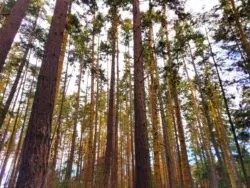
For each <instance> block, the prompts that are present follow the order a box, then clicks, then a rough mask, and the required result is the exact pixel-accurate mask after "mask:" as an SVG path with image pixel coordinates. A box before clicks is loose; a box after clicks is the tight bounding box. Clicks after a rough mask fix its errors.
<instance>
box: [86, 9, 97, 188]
mask: <svg viewBox="0 0 250 188" xmlns="http://www.w3.org/2000/svg"><path fill="white" fill-rule="evenodd" d="M93 20H95V13H94V17H93ZM95 71H96V70H95V34H94V33H93V34H92V52H91V83H90V85H91V86H90V87H91V89H90V90H91V91H90V92H91V94H90V120H89V121H90V123H89V140H88V154H87V166H86V173H85V177H86V182H85V183H86V188H92V187H93V171H92V165H93V164H92V163H93V135H94V118H95V117H94V116H95V97H94V95H95V93H94V92H95V91H94V90H95Z"/></svg>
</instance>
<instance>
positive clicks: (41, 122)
mask: <svg viewBox="0 0 250 188" xmlns="http://www.w3.org/2000/svg"><path fill="white" fill-rule="evenodd" d="M69 2H70V0H57V1H56V6H55V12H54V16H53V18H52V23H51V28H50V31H49V36H48V42H47V44H46V47H45V53H44V59H43V62H42V65H41V70H40V73H39V77H38V83H37V90H36V94H35V97H34V103H33V106H32V112H31V116H30V120H29V124H28V129H27V133H26V137H25V140H24V145H23V148H24V151H23V154H22V161H21V166H20V172H19V176H18V180H17V188H23V187H42V186H44V183H46V175H47V173H48V159H49V153H50V152H49V148H50V142H51V140H50V134H51V122H52V114H53V108H54V102H55V94H56V80H57V68H58V61H59V56H60V51H61V45H62V41H63V31H64V28H65V24H66V15H67V10H68V6H69Z"/></svg>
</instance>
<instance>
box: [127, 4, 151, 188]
mask: <svg viewBox="0 0 250 188" xmlns="http://www.w3.org/2000/svg"><path fill="white" fill-rule="evenodd" d="M132 2H133V23H134V24H133V31H134V75H135V76H134V104H135V105H134V109H135V135H134V136H135V140H134V142H135V166H136V175H135V176H136V187H143V188H149V187H152V184H151V169H150V157H149V143H148V133H147V122H146V106H145V90H144V89H145V87H144V66H143V58H142V53H143V51H142V50H143V49H142V36H141V13H140V4H139V0H133V1H132Z"/></svg>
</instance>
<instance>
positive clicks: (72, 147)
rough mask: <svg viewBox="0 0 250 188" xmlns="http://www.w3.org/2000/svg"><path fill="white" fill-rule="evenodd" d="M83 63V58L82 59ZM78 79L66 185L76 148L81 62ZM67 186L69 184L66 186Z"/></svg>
mask: <svg viewBox="0 0 250 188" xmlns="http://www.w3.org/2000/svg"><path fill="white" fill-rule="evenodd" d="M82 61H84V58H83V59H82ZM79 71H80V72H79V77H78V79H79V80H78V90H77V94H76V107H75V114H74V127H73V134H72V138H71V149H70V155H69V159H68V163H67V169H66V175H65V181H66V184H68V181H70V178H71V173H72V167H73V163H74V155H75V147H76V137H77V122H78V113H79V105H80V94H81V83H82V73H83V62H81V63H80V70H79ZM68 185H69V184H68Z"/></svg>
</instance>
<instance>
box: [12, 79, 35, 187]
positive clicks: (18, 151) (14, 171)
mask: <svg viewBox="0 0 250 188" xmlns="http://www.w3.org/2000/svg"><path fill="white" fill-rule="evenodd" d="M34 83H35V82H34V77H33V80H32V82H31V86H30V90H29V94H28V96H27V98H28V101H27V105H26V109H25V114H24V117H23V123H22V128H21V132H20V135H19V141H18V144H17V149H16V151H15V155H14V161H13V164H14V165H13V169H12V172H11V176H10V181H9V184H8V187H9V188H14V187H15V182H16V177H17V172H18V170H19V166H20V159H21V157H20V156H21V148H22V147H21V144H22V139H23V135H24V132H25V131H24V129H25V125H26V121H27V118H28V112H29V108H30V103H31V98H32V95H31V94H32V90H33V85H34ZM18 155H19V158H18Z"/></svg>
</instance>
